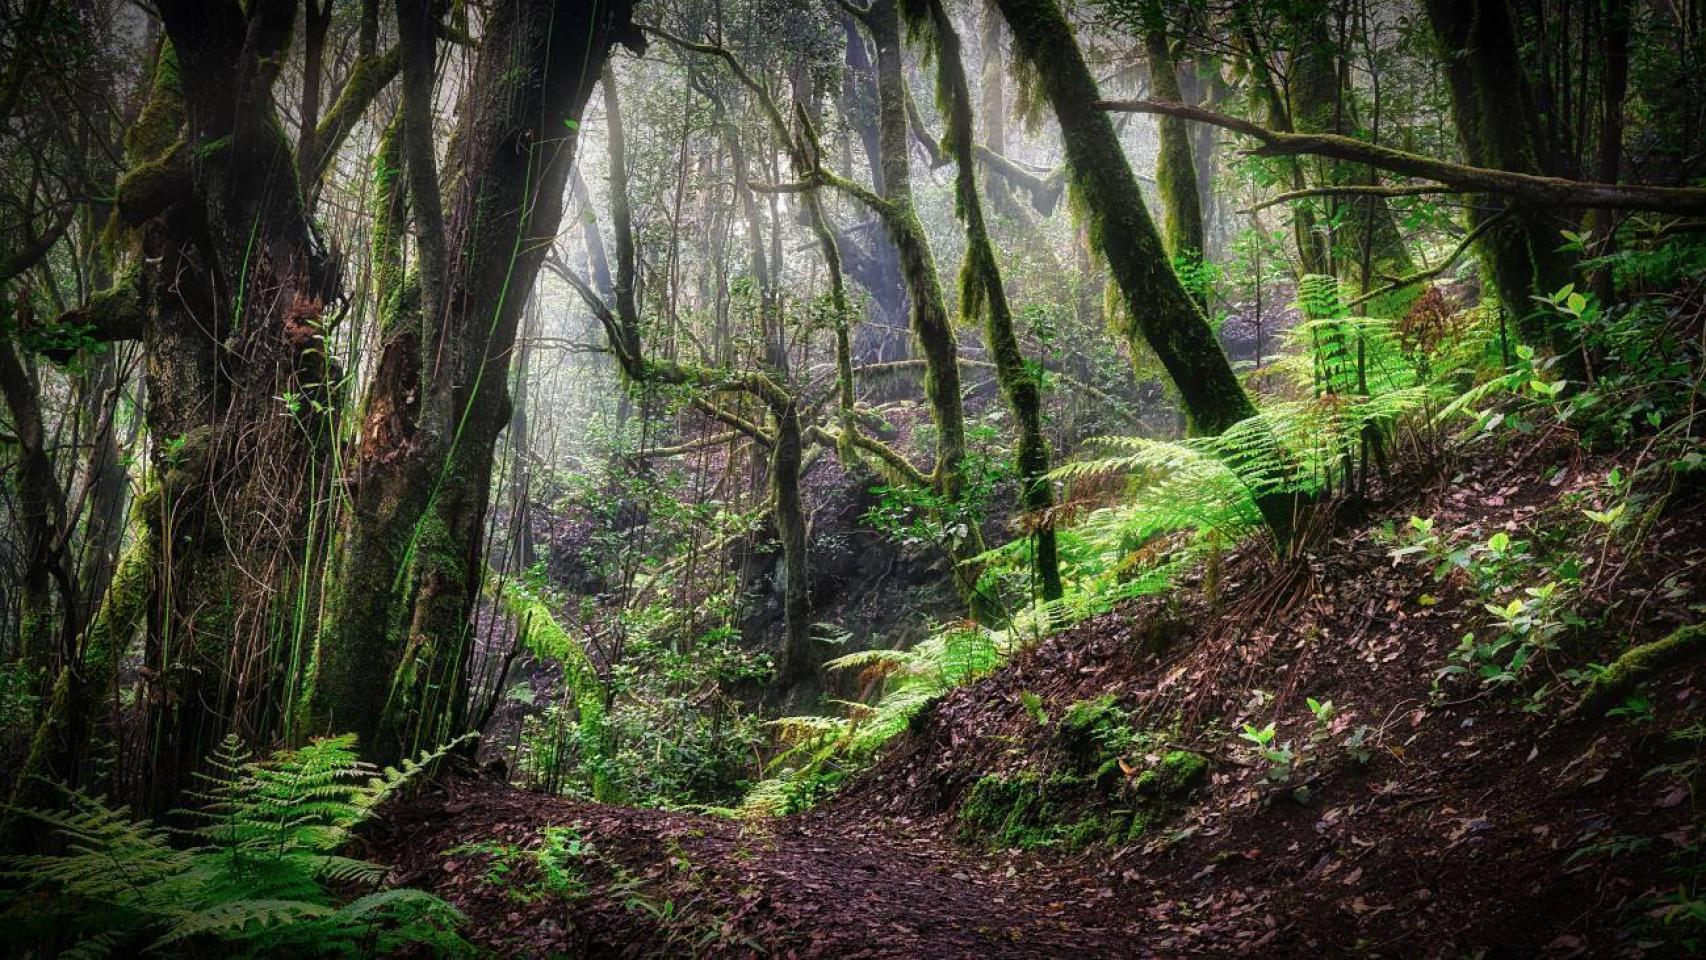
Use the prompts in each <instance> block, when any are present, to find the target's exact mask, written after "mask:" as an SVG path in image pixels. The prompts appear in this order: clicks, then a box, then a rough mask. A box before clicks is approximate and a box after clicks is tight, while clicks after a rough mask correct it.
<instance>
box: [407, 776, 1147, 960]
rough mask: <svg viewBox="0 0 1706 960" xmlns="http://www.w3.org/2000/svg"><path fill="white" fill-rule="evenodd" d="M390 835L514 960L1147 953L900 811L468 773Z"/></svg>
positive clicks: (480, 935)
mask: <svg viewBox="0 0 1706 960" xmlns="http://www.w3.org/2000/svg"><path fill="white" fill-rule="evenodd" d="M386 831H387V833H388V835H381V836H378V837H376V838H375V842H376V844H377V845H378V846H381V847H383V848H384V859H386V860H388V861H389V862H391V863H393V864H395V869H394V870H393V874H392V879H393V881H395V882H400V883H408V884H412V885H417V886H424V887H426V888H428V889H431V890H433V891H434V892H436V893H438V894H440V895H442V896H444V897H445V898H446V899H448V900H450V901H451V902H452V903H454V904H455V905H456V906H457V907H458V908H459V909H461V910H462V911H463V912H464V913H466V914H467V915H468V917H469V920H470V923H469V924H468V927H467V929H468V931H469V935H470V937H471V938H472V939H474V940H475V941H476V942H478V943H479V944H481V945H482V946H485V947H488V948H491V949H493V950H495V951H497V952H499V953H500V954H502V955H506V956H550V955H553V954H558V953H562V954H567V955H570V956H583V955H585V956H650V955H659V954H663V955H687V954H690V955H695V956H704V955H717V956H746V955H751V954H755V953H756V954H762V955H767V956H799V957H931V958H950V957H1015V958H1017V957H1038V956H1067V955H1071V956H1076V957H1114V956H1133V955H1135V951H1134V950H1133V949H1132V947H1131V946H1130V944H1129V942H1127V941H1124V940H1123V939H1122V938H1121V937H1119V936H1118V935H1116V934H1115V932H1114V931H1112V930H1110V929H1107V928H1104V927H1100V926H1097V925H1095V924H1094V922H1093V919H1092V918H1087V917H1085V916H1084V915H1083V914H1082V912H1081V911H1080V912H1075V908H1074V907H1072V906H1069V904H1071V903H1072V901H1073V900H1074V899H1076V897H1075V892H1074V894H1072V895H1069V894H1066V892H1065V891H1062V894H1063V896H1062V898H1061V899H1051V897H1050V891H1051V890H1052V889H1053V884H1052V883H1050V882H1046V881H1043V878H1040V877H1037V876H1034V875H1028V874H1025V873H1019V872H1017V871H1015V872H1012V873H1011V874H1009V871H1008V870H1007V868H1006V867H1004V866H992V865H990V864H986V863H983V862H980V861H979V860H978V859H977V858H975V857H971V856H968V855H966V854H965V853H963V852H961V851H959V850H957V849H956V848H954V847H953V846H952V845H951V844H948V843H945V842H943V841H940V840H936V839H933V838H932V837H931V836H930V835H929V833H930V831H929V830H928V829H925V828H920V829H918V830H916V831H913V830H910V829H908V828H907V825H906V824H904V823H903V822H897V821H894V820H883V821H877V822H876V823H874V824H862V823H860V822H858V821H855V820H852V819H850V818H835V817H824V816H804V817H791V818H785V819H781V820H775V821H768V822H758V823H750V822H740V821H733V820H728V819H723V818H719V817H711V816H701V815H692V814H679V813H664V812H659V811H653V810H637V809H630V808H625V807H610V806H603V805H599V804H589V803H576V802H570V801H566V800H561V799H557V798H552V797H545V796H540V795H536V794H529V793H525V792H522V791H517V790H513V789H510V788H508V787H505V786H502V785H500V784H496V783H492V782H487V781H473V780H458V781H451V782H449V783H448V784H446V785H444V787H443V788H442V789H441V790H440V791H437V792H435V793H434V794H432V795H429V796H424V797H421V798H419V799H417V800H415V801H412V802H410V803H408V804H406V805H404V806H403V807H402V808H401V809H399V810H398V811H396V812H395V813H394V814H393V815H392V816H390V817H389V818H388V819H387V821H386ZM1039 881H1043V882H1039Z"/></svg>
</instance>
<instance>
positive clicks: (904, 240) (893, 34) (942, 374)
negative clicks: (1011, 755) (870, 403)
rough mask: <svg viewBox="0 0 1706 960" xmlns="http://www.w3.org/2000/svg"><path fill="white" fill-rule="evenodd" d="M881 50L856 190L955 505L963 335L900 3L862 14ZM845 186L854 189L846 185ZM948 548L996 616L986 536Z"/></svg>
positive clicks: (983, 608) (962, 450) (962, 538)
mask: <svg viewBox="0 0 1706 960" xmlns="http://www.w3.org/2000/svg"><path fill="white" fill-rule="evenodd" d="M860 19H861V20H862V21H863V22H864V24H865V28H866V29H867V30H868V31H870V34H871V45H872V47H874V48H875V51H876V70H877V126H878V135H879V152H880V159H881V163H880V164H879V167H880V169H881V171H882V178H881V182H882V196H881V198H880V199H879V198H876V197H871V196H868V195H866V194H864V193H863V191H861V190H853V191H852V192H854V193H855V194H858V195H860V196H861V198H862V199H864V200H865V201H866V202H867V204H868V205H869V206H871V207H872V209H873V210H875V211H876V213H877V214H878V215H879V217H880V218H881V219H882V222H883V229H884V232H885V233H886V234H887V235H888V238H889V242H891V243H892V244H894V247H895V249H896V251H898V252H899V254H900V268H901V276H902V277H903V278H904V279H905V281H906V289H907V298H908V300H909V301H910V306H911V315H910V324H909V325H910V327H911V330H912V335H913V338H914V339H915V340H916V341H917V345H918V350H919V353H920V354H921V355H922V356H923V359H924V371H925V373H924V393H925V397H926V398H927V399H928V400H929V403H930V416H931V421H932V423H933V424H934V425H935V427H936V464H935V469H934V472H933V473H932V474H931V481H932V484H933V486H934V487H935V489H936V491H937V492H938V493H940V494H941V495H942V496H943V498H944V499H945V500H946V501H947V502H948V503H950V504H955V503H957V502H958V501H959V500H960V499H961V497H962V496H963V495H964V493H965V476H964V471H965V459H966V424H965V403H964V398H963V397H962V395H961V386H960V367H959V338H958V337H957V336H956V335H955V333H954V328H953V324H952V323H951V322H950V320H949V319H948V308H947V305H946V302H945V301H944V299H943V296H942V280H941V276H940V274H938V273H937V270H936V260H935V256H934V254H932V252H931V250H930V241H929V238H928V237H927V236H926V234H925V232H924V225H923V223H922V222H920V221H919V219H918V211H917V210H916V208H915V207H914V202H913V195H912V169H911V160H910V159H909V157H908V149H909V145H908V134H909V129H910V125H909V121H908V118H907V108H906V99H907V89H906V77H905V72H904V68H903V63H902V58H901V53H902V51H901V28H900V12H899V9H898V7H897V6H896V3H895V0H876V2H874V3H872V4H870V5H869V7H868V8H867V9H866V10H865V11H864V12H863V13H861V14H860ZM839 185H840V186H842V187H843V188H849V187H851V185H850V184H848V183H847V182H846V181H841V182H840V184H839ZM950 536H951V540H950V542H949V543H948V544H947V545H946V546H947V549H948V552H949V554H950V555H951V556H952V557H953V559H954V582H955V585H956V586H957V588H958V590H959V592H960V595H961V597H962V598H963V599H964V600H965V601H966V604H967V606H968V607H969V608H970V609H971V610H972V613H973V615H974V616H977V617H979V618H980V619H991V618H996V617H998V613H997V611H995V610H993V609H990V607H989V604H988V602H987V598H986V597H984V596H983V595H982V594H981V593H980V592H979V591H978V589H977V581H978V579H979V573H978V570H977V569H976V566H975V565H974V564H972V563H971V562H970V561H971V559H972V558H973V557H976V556H978V555H979V554H981V553H983V535H982V532H981V531H980V530H978V529H977V527H976V525H975V524H971V523H968V524H965V525H964V529H962V530H958V531H955V532H954V533H952V534H951V535H950Z"/></svg>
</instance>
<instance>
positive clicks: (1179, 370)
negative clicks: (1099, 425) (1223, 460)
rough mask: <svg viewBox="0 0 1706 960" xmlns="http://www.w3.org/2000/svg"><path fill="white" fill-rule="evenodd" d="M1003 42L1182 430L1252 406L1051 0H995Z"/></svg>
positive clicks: (1222, 420)
mask: <svg viewBox="0 0 1706 960" xmlns="http://www.w3.org/2000/svg"><path fill="white" fill-rule="evenodd" d="M999 2H1000V5H1001V11H1002V13H1003V14H1004V15H1005V16H1006V18H1007V23H1008V25H1009V26H1011V27H1012V30H1013V43H1014V46H1015V47H1016V48H1017V49H1018V51H1019V53H1020V55H1021V56H1023V57H1024V58H1025V60H1026V61H1027V62H1028V63H1029V64H1030V65H1031V67H1032V69H1034V70H1035V71H1036V73H1037V77H1038V79H1039V80H1040V81H1041V85H1042V88H1043V91H1044V92H1045V93H1046V94H1047V96H1048V99H1049V103H1050V104H1051V105H1052V106H1053V108H1054V113H1055V117H1056V118H1057V119H1058V120H1059V121H1060V130H1061V138H1062V139H1063V140H1064V142H1065V147H1066V162H1067V165H1068V166H1069V167H1070V168H1071V182H1072V185H1073V189H1074V191H1075V192H1076V195H1077V202H1078V203H1079V204H1080V206H1081V208H1082V209H1083V211H1084V213H1085V215H1086V216H1087V217H1088V218H1089V221H1090V239H1091V241H1092V243H1093V244H1094V245H1095V247H1096V248H1097V249H1098V250H1100V251H1101V253H1102V255H1103V256H1104V257H1105V258H1106V259H1107V262H1108V268H1109V270H1110V272H1111V273H1112V274H1113V276H1114V279H1115V281H1116V282H1117V283H1118V284H1119V287H1120V291H1121V292H1122V293H1123V294H1124V296H1125V301H1126V307H1127V311H1126V315H1127V317H1128V324H1129V325H1128V327H1127V331H1126V333H1127V336H1128V337H1130V338H1131V339H1132V340H1134V341H1137V340H1139V339H1140V338H1141V341H1142V342H1143V343H1144V344H1147V345H1148V347H1149V348H1150V349H1151V350H1153V351H1154V352H1155V355H1156V356H1157V357H1158V358H1160V360H1161V364H1162V366H1163V367H1165V368H1166V370H1167V374H1168V376H1169V377H1170V378H1171V379H1172V381H1173V383H1174V385H1175V386H1176V387H1177V388H1178V390H1179V394H1180V396H1181V397H1183V398H1184V403H1185V412H1186V415H1187V416H1188V417H1189V419H1190V424H1191V428H1192V429H1193V430H1195V431H1197V432H1200V433H1207V434H1214V433H1219V432H1220V431H1222V430H1224V429H1226V428H1227V427H1229V426H1231V425H1232V424H1234V423H1236V422H1238V421H1239V420H1242V419H1244V418H1246V417H1249V416H1250V415H1252V414H1253V413H1254V412H1255V408H1254V407H1253V406H1252V405H1251V403H1250V398H1249V397H1248V396H1246V395H1245V393H1244V388H1243V386H1242V385H1241V384H1240V383H1239V382H1238V378H1237V377H1236V376H1235V375H1234V374H1233V372H1232V366H1231V364H1230V363H1228V362H1227V360H1226V353H1225V351H1223V350H1222V349H1221V347H1220V343H1219V341H1217V340H1216V339H1215V336H1214V331H1213V330H1212V329H1210V327H1209V325H1208V320H1207V318H1205V317H1204V316H1203V313H1202V310H1201V309H1200V308H1198V306H1197V304H1196V301H1194V300H1193V299H1191V296H1190V294H1188V293H1187V292H1186V291H1185V288H1184V287H1183V286H1182V285H1181V284H1180V283H1179V278H1178V275H1177V274H1175V273H1174V272H1173V268H1172V265H1171V264H1170V263H1169V262H1168V259H1167V253H1166V250H1165V249H1163V246H1162V243H1161V237H1160V235H1159V234H1157V233H1156V231H1155V224H1154V222H1153V221H1152V220H1151V219H1150V217H1149V211H1148V210H1147V209H1145V207H1144V205H1143V195H1142V194H1141V193H1140V192H1139V190H1138V186H1137V178H1136V177H1134V176H1133V175H1132V172H1131V164H1130V163H1129V162H1128V161H1127V160H1126V157H1125V153H1124V152H1123V151H1122V150H1121V148H1120V142H1119V138H1118V137H1117V136H1116V135H1115V134H1114V126H1113V123H1112V122H1110V121H1109V119H1108V117H1107V115H1106V114H1105V113H1103V112H1102V111H1101V110H1098V109H1097V108H1096V100H1097V99H1098V98H1099V96H1100V94H1099V93H1098V92H1097V89H1096V81H1095V79H1094V78H1093V77H1092V76H1091V75H1090V69H1089V67H1088V66H1087V65H1086V64H1085V62H1084V55H1083V53H1082V51H1080V50H1079V49H1078V43H1077V41H1076V40H1075V39H1074V38H1073V34H1072V26H1071V24H1069V23H1068V22H1067V20H1066V17H1065V15H1064V14H1062V13H1061V11H1060V7H1059V6H1058V5H1057V4H1056V3H1055V0H999Z"/></svg>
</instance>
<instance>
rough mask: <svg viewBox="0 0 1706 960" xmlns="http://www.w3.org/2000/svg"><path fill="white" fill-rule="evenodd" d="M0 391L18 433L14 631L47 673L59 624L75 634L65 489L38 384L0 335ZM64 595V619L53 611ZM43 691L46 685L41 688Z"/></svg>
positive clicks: (56, 655)
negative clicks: (19, 540)
mask: <svg viewBox="0 0 1706 960" xmlns="http://www.w3.org/2000/svg"><path fill="white" fill-rule="evenodd" d="M0 394H3V395H4V399H5V403H6V408H7V412H8V413H9V414H10V415H11V420H12V429H13V431H14V432H15V434H16V436H17V445H18V465H17V474H16V480H15V484H16V494H17V498H18V500H17V505H18V516H17V521H18V526H19V527H20V528H21V533H22V534H23V548H24V549H23V554H24V557H23V561H24V569H23V582H22V583H21V584H20V588H21V589H20V590H19V604H18V608H19V609H18V615H19V624H18V628H19V629H18V633H19V640H20V646H21V649H20V650H19V653H20V654H21V655H22V656H23V658H24V662H25V663H27V664H31V665H34V666H36V667H38V668H40V669H42V670H43V671H45V672H46V673H47V675H48V676H52V674H53V673H54V672H55V671H57V670H58V669H59V666H60V664H61V663H63V662H64V656H63V650H62V649H61V648H62V646H63V645H62V643H61V642H60V637H61V636H62V633H61V630H60V627H62V626H63V627H64V628H65V630H67V631H69V632H70V633H71V635H75V632H76V630H77V626H76V623H75V620H76V610H77V603H76V599H77V595H76V592H75V590H74V589H73V583H72V581H71V577H72V576H73V571H72V570H71V567H70V566H69V563H68V558H67V557H66V555H65V551H64V543H65V538H64V537H63V533H64V527H65V524H66V520H67V509H66V503H65V493H64V491H63V490H62V489H61V488H60V486H59V480H58V478H56V477H55V476H54V472H53V460H52V458H51V457H50V455H49V453H48V435H47V430H46V428H45V425H44V423H43V420H42V408H41V384H40V381H39V380H38V378H37V376H36V371H35V368H34V367H33V366H32V365H30V363H29V361H28V359H27V358H26V357H25V355H24V353H23V351H22V349H21V345H20V344H19V342H18V341H17V340H15V339H14V338H12V337H10V336H7V337H5V338H3V339H0ZM56 580H57V581H59V583H60V590H59V592H58V597H59V600H60V601H63V610H64V617H63V620H62V619H61V618H60V617H59V616H58V615H57V614H58V613H59V611H60V609H61V603H60V602H57V601H56V599H55V597H56V593H55V588H54V585H55V581H56ZM44 692H45V688H44Z"/></svg>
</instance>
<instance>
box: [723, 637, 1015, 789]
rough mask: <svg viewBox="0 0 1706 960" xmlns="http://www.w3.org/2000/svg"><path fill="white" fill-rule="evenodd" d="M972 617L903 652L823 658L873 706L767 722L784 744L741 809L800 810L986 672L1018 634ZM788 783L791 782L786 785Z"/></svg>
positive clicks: (1011, 646)
mask: <svg viewBox="0 0 1706 960" xmlns="http://www.w3.org/2000/svg"><path fill="white" fill-rule="evenodd" d="M1013 629H1014V628H1012V627H1010V628H1008V629H1007V630H991V629H989V628H987V627H984V626H980V625H978V624H976V623H973V622H971V621H962V622H959V623H956V624H952V625H949V626H947V627H944V628H943V629H940V630H938V631H936V632H935V633H933V634H931V636H930V637H929V638H927V639H926V640H924V641H923V642H921V643H919V644H918V645H917V646H915V647H913V648H912V649H910V650H863V651H860V652H858V653H852V654H848V655H847V656H844V657H838V658H836V659H834V660H831V661H829V662H828V663H826V664H824V667H825V669H829V670H857V671H859V672H860V676H861V678H862V679H863V680H864V682H865V684H866V685H867V686H868V687H872V688H875V689H877V690H879V691H880V694H879V696H878V699H877V702H876V703H875V704H874V705H866V704H860V703H848V704H842V706H844V707H845V708H846V711H847V713H846V716H842V717H820V716H800V717H785V718H782V719H780V720H776V721H773V722H772V724H771V726H772V727H773V728H774V729H776V730H777V732H778V733H779V735H780V738H781V740H782V742H783V743H784V744H785V745H786V748H785V749H784V750H783V751H782V752H781V753H780V754H778V755H777V756H776V757H775V758H774V759H773V760H771V762H770V766H769V770H770V771H771V773H772V776H773V778H774V780H770V781H765V782H763V783H760V784H759V785H758V786H756V787H755V788H754V789H753V790H752V791H751V792H750V793H748V795H747V799H746V801H745V802H744V803H743V804H742V807H741V810H742V812H743V813H744V814H748V815H754V816H767V815H774V814H779V813H785V812H791V811H792V810H794V809H800V807H799V804H800V803H801V802H802V801H806V800H815V799H817V798H818V797H820V796H822V795H823V794H825V793H826V792H827V790H828V789H830V788H833V787H834V786H837V785H839V783H840V782H841V781H842V780H844V779H845V777H846V776H847V775H848V774H849V773H851V772H852V771H854V770H857V769H859V768H861V767H863V766H864V765H866V764H868V763H869V762H870V761H871V760H872V759H873V758H874V756H875V755H876V752H877V751H878V750H879V749H880V748H881V747H882V745H883V744H885V743H887V742H888V741H889V740H891V739H893V738H894V737H895V736H896V735H897V734H899V733H901V732H902V731H904V730H905V729H906V728H907V726H908V724H910V723H911V722H912V720H913V718H914V717H915V716H916V715H917V714H918V713H919V711H920V710H922V709H924V708H925V707H926V706H927V705H929V703H930V702H931V701H933V700H935V699H936V698H937V697H939V696H941V695H942V694H944V693H946V692H948V691H949V690H951V689H953V688H954V687H956V686H959V685H961V684H964V683H968V682H970V681H972V680H974V679H976V678H978V677H981V676H985V675H987V674H988V673H990V672H991V671H993V670H994V669H995V668H997V667H999V666H1000V665H1001V664H1003V663H1005V662H1006V659H1007V657H1008V656H1009V655H1010V654H1011V653H1012V652H1013V651H1014V649H1015V648H1016V644H1017V642H1018V640H1017V639H1016V638H1017V637H1018V636H1021V635H1020V634H1015V633H1014V632H1013ZM788 784H792V785H793V786H791V787H790V786H787V785H788Z"/></svg>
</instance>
